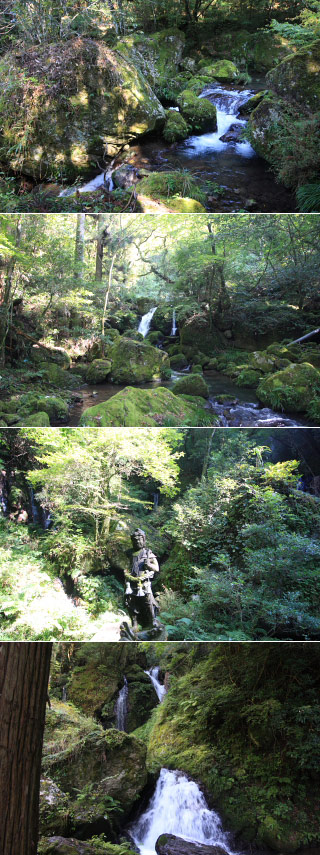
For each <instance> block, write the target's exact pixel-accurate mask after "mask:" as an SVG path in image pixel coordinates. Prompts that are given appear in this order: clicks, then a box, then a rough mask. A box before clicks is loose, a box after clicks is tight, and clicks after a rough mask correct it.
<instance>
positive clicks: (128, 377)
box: [109, 336, 170, 383]
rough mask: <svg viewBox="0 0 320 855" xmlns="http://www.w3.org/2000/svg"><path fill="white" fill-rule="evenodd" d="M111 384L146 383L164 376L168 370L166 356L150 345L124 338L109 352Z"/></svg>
mask: <svg viewBox="0 0 320 855" xmlns="http://www.w3.org/2000/svg"><path fill="white" fill-rule="evenodd" d="M109 356H110V359H111V362H112V369H111V379H112V382H113V383H148V382H151V381H152V380H158V379H159V378H161V377H163V376H165V374H166V372H167V371H168V370H169V369H170V362H169V357H168V354H167V353H165V352H164V351H163V350H159V349H158V348H157V347H153V346H152V345H151V344H148V343H144V342H138V341H132V340H131V339H128V338H124V337H123V336H122V338H121V339H119V341H118V340H116V341H115V342H114V344H113V345H112V347H111V348H110V351H109Z"/></svg>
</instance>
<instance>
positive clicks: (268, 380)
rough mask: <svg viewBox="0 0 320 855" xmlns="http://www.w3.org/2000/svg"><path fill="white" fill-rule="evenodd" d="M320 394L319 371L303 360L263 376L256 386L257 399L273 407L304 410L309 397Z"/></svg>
mask: <svg viewBox="0 0 320 855" xmlns="http://www.w3.org/2000/svg"><path fill="white" fill-rule="evenodd" d="M319 395H320V371H318V370H317V368H314V366H313V365H310V364H309V363H308V362H303V363H301V364H299V365H297V364H290V365H289V366H288V367H287V368H284V369H283V370H282V371H277V372H276V373H275V374H270V375H267V376H266V377H264V378H263V379H262V380H261V381H260V383H259V386H258V389H257V396H258V398H259V401H261V402H262V403H263V404H267V405H268V406H270V407H273V408H274V409H280V410H289V411H292V412H304V411H306V410H307V409H308V405H309V403H310V400H311V398H314V397H318V396H319Z"/></svg>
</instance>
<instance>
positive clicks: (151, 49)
mask: <svg viewBox="0 0 320 855" xmlns="http://www.w3.org/2000/svg"><path fill="white" fill-rule="evenodd" d="M184 46H185V36H184V33H182V32H181V30H178V29H175V28H171V29H167V30H165V29H164V30H161V32H158V33H152V34H150V35H149V34H147V35H144V34H143V33H135V34H134V35H130V36H126V37H125V38H122V39H121V41H120V42H118V43H117V51H119V52H120V53H121V54H122V55H123V56H125V57H126V58H127V59H128V60H129V61H130V63H133V65H134V66H135V67H137V68H139V69H140V71H141V72H142V74H143V76H144V78H145V79H146V80H147V81H148V82H149V84H150V86H151V87H152V89H153V90H154V91H155V92H156V94H158V95H159V96H160V97H161V96H163V95H165V94H166V92H167V93H168V95H170V89H171V88H172V86H173V87H174V82H175V79H176V77H177V73H178V68H179V65H180V63H181V60H182V56H183V50H184Z"/></svg>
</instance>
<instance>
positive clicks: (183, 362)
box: [170, 351, 188, 371]
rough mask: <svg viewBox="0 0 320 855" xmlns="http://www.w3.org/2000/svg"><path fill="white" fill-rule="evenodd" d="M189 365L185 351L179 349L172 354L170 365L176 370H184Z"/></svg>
mask: <svg viewBox="0 0 320 855" xmlns="http://www.w3.org/2000/svg"><path fill="white" fill-rule="evenodd" d="M187 365H188V360H187V357H186V356H185V354H184V353H181V352H180V351H178V353H173V354H172V356H170V366H171V368H172V369H173V370H174V371H182V370H183V368H186V367H187Z"/></svg>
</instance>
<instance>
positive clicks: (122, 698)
mask: <svg viewBox="0 0 320 855" xmlns="http://www.w3.org/2000/svg"><path fill="white" fill-rule="evenodd" d="M123 680H124V684H123V687H122V689H120V692H119V694H118V698H117V702H116V707H115V714H116V724H117V730H123V731H125V729H126V719H127V713H128V683H127V679H126V677H124V678H123Z"/></svg>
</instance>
